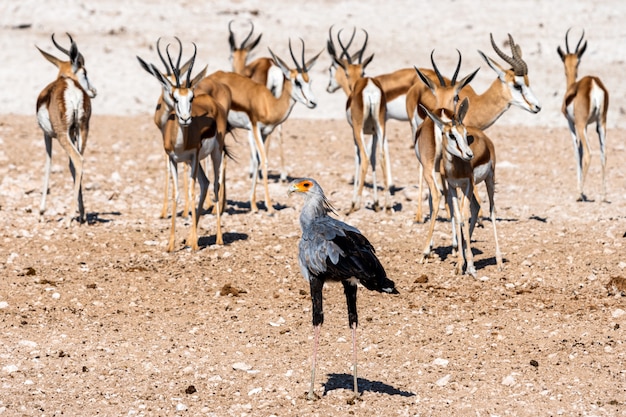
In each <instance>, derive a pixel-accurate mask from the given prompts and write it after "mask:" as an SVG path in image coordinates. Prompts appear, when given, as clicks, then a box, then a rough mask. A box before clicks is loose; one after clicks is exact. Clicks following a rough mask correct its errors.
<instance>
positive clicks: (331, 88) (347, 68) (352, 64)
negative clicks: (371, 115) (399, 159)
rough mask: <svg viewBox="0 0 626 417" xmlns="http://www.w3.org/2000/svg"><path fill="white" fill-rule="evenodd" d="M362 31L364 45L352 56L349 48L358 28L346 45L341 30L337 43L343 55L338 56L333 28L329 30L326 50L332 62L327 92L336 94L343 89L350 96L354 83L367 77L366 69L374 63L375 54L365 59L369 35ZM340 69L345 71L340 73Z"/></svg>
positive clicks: (353, 31)
mask: <svg viewBox="0 0 626 417" xmlns="http://www.w3.org/2000/svg"><path fill="white" fill-rule="evenodd" d="M362 30H363V33H364V34H365V39H364V41H363V45H362V46H361V48H360V49H359V50H358V51H357V52H355V53H354V54H352V55H350V52H349V48H350V46H351V45H352V42H353V41H354V37H355V35H356V28H354V29H352V35H351V36H350V40H349V41H348V43H347V44H346V45H344V44H343V42H342V40H341V32H342V31H343V29H340V30H339V32H338V33H337V42H338V43H339V46H340V48H341V54H339V55H337V48H336V47H335V43H334V40H333V34H332V26H331V27H330V29H329V30H328V41H327V43H326V50H327V51H328V54H329V55H330V57H331V59H332V62H331V65H330V67H329V69H328V71H329V81H328V87H326V91H327V92H329V93H334V92H335V91H337V90H338V89H339V88H342V89H343V90H344V91H345V92H346V94H350V92H351V91H352V88H353V87H354V83H355V82H356V81H357V80H358V79H359V78H362V77H363V76H364V75H365V68H366V67H367V66H368V65H369V64H370V63H371V62H372V59H373V58H374V54H372V55H370V56H369V57H367V58H365V59H363V55H364V54H365V48H366V47H367V41H368V38H369V34H368V33H367V31H366V30H365V29H362ZM338 68H342V70H343V71H338Z"/></svg>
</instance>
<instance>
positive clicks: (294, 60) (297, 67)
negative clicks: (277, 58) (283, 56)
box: [289, 38, 304, 73]
mask: <svg viewBox="0 0 626 417" xmlns="http://www.w3.org/2000/svg"><path fill="white" fill-rule="evenodd" d="M302 43H303V44H304V41H302ZM289 53H290V54H291V59H292V60H293V63H294V64H295V65H296V71H298V72H300V73H301V72H303V71H304V70H303V69H302V68H301V67H300V64H299V63H298V60H297V59H296V57H295V55H294V54H293V49H292V48H291V38H289ZM302 53H303V54H304V50H303V51H302Z"/></svg>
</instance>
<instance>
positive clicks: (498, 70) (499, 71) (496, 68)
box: [478, 50, 505, 80]
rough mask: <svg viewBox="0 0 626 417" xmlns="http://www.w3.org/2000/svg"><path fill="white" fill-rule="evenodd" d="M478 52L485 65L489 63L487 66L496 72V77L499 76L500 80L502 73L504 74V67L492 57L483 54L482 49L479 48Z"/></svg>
mask: <svg viewBox="0 0 626 417" xmlns="http://www.w3.org/2000/svg"><path fill="white" fill-rule="evenodd" d="M478 54H479V55H480V56H481V57H482V59H483V61H485V62H486V63H487V65H489V67H490V68H491V69H492V70H494V71H495V72H496V74H498V78H500V79H501V80H504V75H505V70H504V68H502V67H501V66H500V64H498V63H497V62H496V61H494V60H493V59H491V58H489V57H488V56H487V55H485V54H484V53H483V52H482V51H480V50H479V51H478Z"/></svg>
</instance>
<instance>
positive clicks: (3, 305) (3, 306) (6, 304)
mask: <svg viewBox="0 0 626 417" xmlns="http://www.w3.org/2000/svg"><path fill="white" fill-rule="evenodd" d="M8 306H9V303H7V302H6V301H0V308H7V307H8Z"/></svg>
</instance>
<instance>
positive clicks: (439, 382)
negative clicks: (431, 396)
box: [435, 374, 452, 387]
mask: <svg viewBox="0 0 626 417" xmlns="http://www.w3.org/2000/svg"><path fill="white" fill-rule="evenodd" d="M451 377H452V375H450V374H448V375H446V376H444V377H441V378H439V379H438V380H437V382H435V384H436V385H437V386H438V387H445V386H446V385H448V382H450V378H451Z"/></svg>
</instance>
